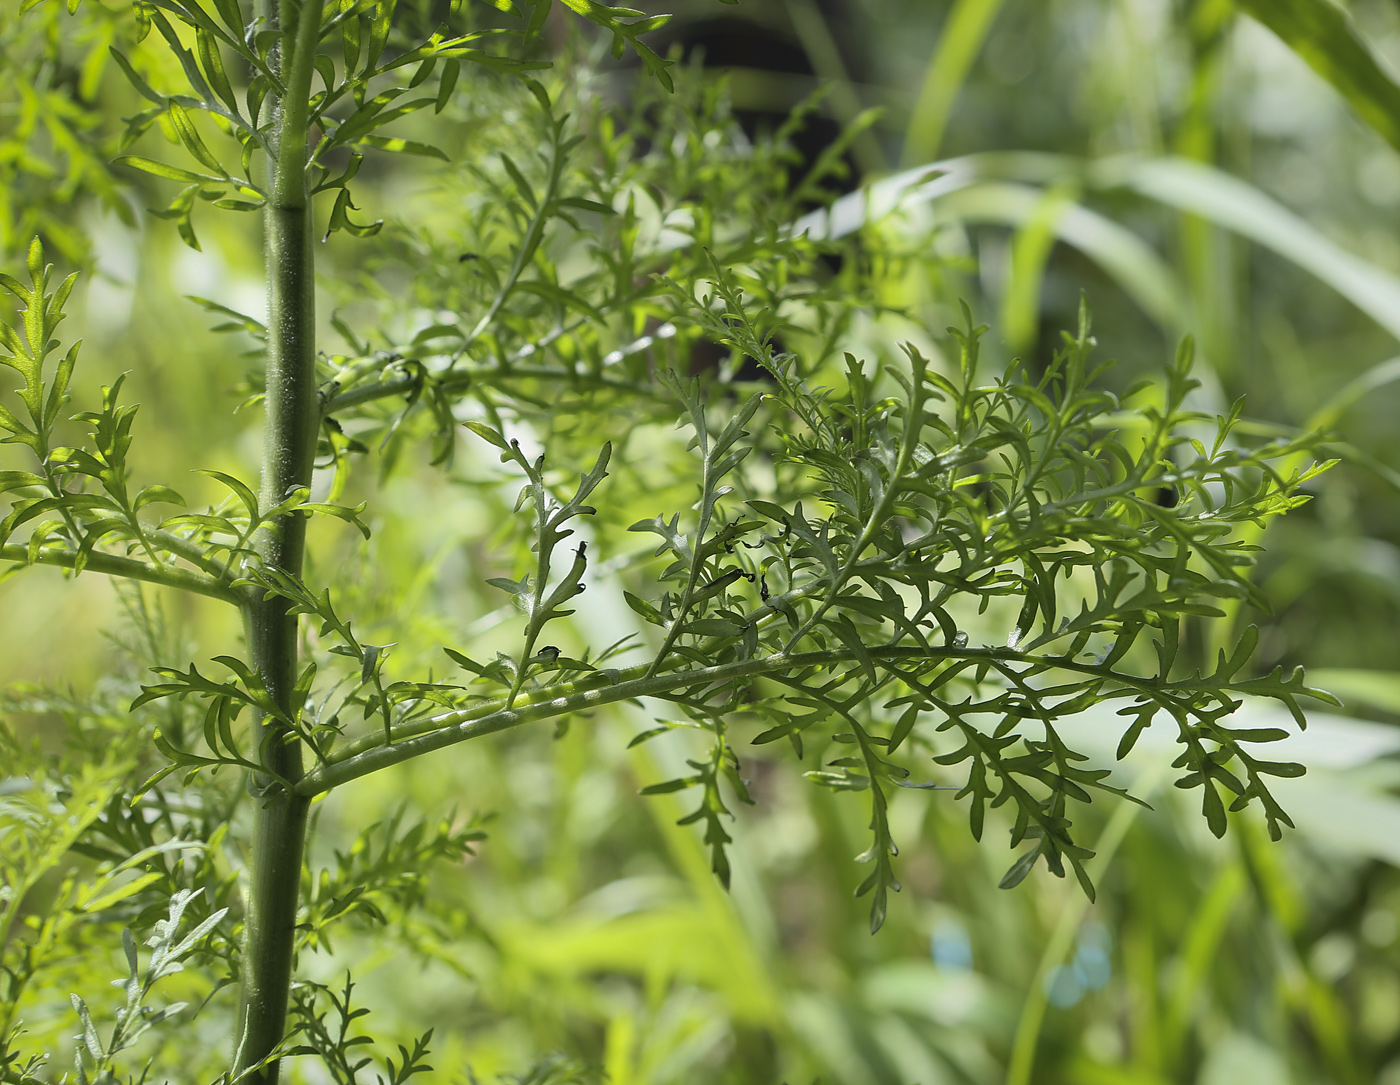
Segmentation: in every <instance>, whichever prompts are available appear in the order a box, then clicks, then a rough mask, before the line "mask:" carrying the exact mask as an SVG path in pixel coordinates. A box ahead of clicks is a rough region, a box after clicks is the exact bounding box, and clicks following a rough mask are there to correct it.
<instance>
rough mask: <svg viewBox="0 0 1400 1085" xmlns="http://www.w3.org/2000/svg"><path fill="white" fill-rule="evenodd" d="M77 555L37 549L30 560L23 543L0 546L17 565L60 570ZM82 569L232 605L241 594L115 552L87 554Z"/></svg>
mask: <svg viewBox="0 0 1400 1085" xmlns="http://www.w3.org/2000/svg"><path fill="white" fill-rule="evenodd" d="M77 560H78V555H77V554H75V553H74V552H73V551H71V550H40V551H39V552H38V553H37V554H35V555H34V558H33V560H32V561H31V560H30V555H29V548H28V547H27V546H3V547H0V561H11V562H14V563H15V564H17V565H56V566H58V567H59V568H62V569H72V568H74V567H75V566H76V565H77ZM83 568H84V569H90V570H91V571H93V572H95V573H103V574H105V575H107V576H121V577H126V578H127V579H128V580H144V581H146V583H148V584H160V585H163V586H164V587H167V588H179V589H180V590H181V591H189V592H194V593H195V594H196V595H207V596H209V598H211V599H219V600H221V601H222V602H225V603H233V604H234V605H235V606H238V605H240V604H241V603H242V602H243V597H242V595H240V594H239V592H238V591H237V590H236V589H235V588H231V587H229V585H227V584H222V583H220V582H219V581H217V580H215V579H214V578H213V577H210V576H205V575H204V574H203V573H197V572H194V571H193V570H190V569H182V568H180V567H178V566H175V565H163V566H157V565H148V564H146V563H145V562H144V561H135V560H133V559H132V558H123V557H118V556H117V555H115V554H104V553H101V552H100V551H99V552H94V553H91V554H89V555H88V556H87V559H86V560H85V561H84V563H83Z"/></svg>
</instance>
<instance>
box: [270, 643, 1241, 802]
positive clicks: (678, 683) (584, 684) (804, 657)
mask: <svg viewBox="0 0 1400 1085" xmlns="http://www.w3.org/2000/svg"><path fill="white" fill-rule="evenodd" d="M867 655H868V656H869V658H870V659H872V660H876V661H879V662H882V663H890V662H897V661H914V660H936V659H985V660H988V661H989V662H993V663H998V662H999V663H1041V664H1043V663H1047V662H1048V663H1052V664H1053V665H1054V666H1055V667H1057V668H1060V669H1063V670H1068V671H1075V672H1079V673H1083V674H1093V675H1099V676H1104V671H1103V670H1102V669H1100V668H1098V667H1093V666H1090V665H1088V664H1085V663H1080V662H1078V661H1077V660H1075V659H1072V658H1068V657H1062V656H1043V655H1033V654H1031V653H1028V652H1017V651H1014V650H1011V649H1005V648H951V647H949V648H934V649H928V648H923V647H919V646H915V645H900V646H897V647H891V648H879V647H871V648H870V649H868V651H867ZM855 659H856V657H855V654H854V653H853V652H850V651H846V650H844V649H831V650H827V651H821V652H799V653H789V652H775V653H773V654H771V655H766V656H759V657H758V658H756V659H744V660H738V661H735V662H733V663H721V664H717V665H715V666H712V667H688V668H685V669H676V670H663V671H661V672H660V673H656V674H653V673H651V672H650V669H651V665H650V664H647V663H642V664H639V665H637V666H635V667H629V668H626V669H625V670H620V671H616V672H613V673H612V674H604V673H603V672H597V673H595V674H592V675H589V676H588V677H587V678H582V679H579V680H578V681H576V682H568V683H561V684H560V685H558V686H553V687H548V688H546V689H543V690H540V691H539V692H538V693H537V694H536V695H535V696H534V697H533V698H532V699H531V700H530V702H529V703H527V704H522V705H516V706H507V705H506V701H505V699H504V698H502V699H501V700H498V701H493V702H492V703H490V704H486V705H480V706H477V707H475V708H466V709H459V710H457V711H454V712H445V713H443V714H441V715H439V716H434V717H432V718H431V719H428V720H420V721H415V722H414V723H411V724H408V725H406V726H403V727H400V728H399V729H398V730H397V731H396V732H394V738H393V741H392V742H391V743H390V744H388V745H386V744H385V743H384V742H383V737H382V735H372V736H366V738H364V739H362V740H360V741H359V742H355V743H351V744H350V745H349V746H347V747H346V748H345V749H343V750H341V751H339V752H338V753H337V754H336V755H335V756H334V757H333V758H332V759H331V760H330V761H328V762H326V763H325V764H322V765H319V766H317V767H316V768H315V769H313V770H312V771H311V772H309V773H307V774H306V775H305V776H304V777H302V778H301V780H300V782H299V783H298V784H297V785H296V788H295V791H296V793H297V794H299V795H303V796H305V797H306V798H308V799H309V798H313V797H315V796H316V795H319V794H321V793H323V792H326V791H329V790H331V789H332V788H334V787H337V786H339V785H340V784H344V783H349V782H350V781H351V780H357V779H359V778H360V777H361V776H368V775H370V774H371V773H374V772H377V771H379V770H380V769H383V768H388V767H389V766H390V765H397V764H399V763H400V762H403V761H409V760H411V759H413V758H415V757H419V756H421V755H422V754H425V753H431V752H432V751H433V750H439V749H442V748H443V747H444V746H452V745H455V744H456V743H458V742H465V741H467V740H468V739H472V738H480V737H481V736H483V735H489V734H494V733H495V732H497V731H505V730H508V729H510V728H512V727H518V726H520V725H521V724H524V723H531V722H534V721H536V720H542V719H552V718H554V717H556V716H562V715H565V714H567V713H570V712H580V711H585V710H591V709H594V708H598V707H600V706H602V705H606V704H614V703H616V702H618V701H629V700H633V699H635V698H638V697H651V696H657V695H659V694H665V693H671V692H674V691H676V690H681V689H686V688H693V687H699V686H710V685H716V684H718V683H722V682H731V681H734V680H736V679H741V678H755V677H759V676H762V675H765V674H774V673H779V672H790V671H798V670H801V669H802V668H804V667H814V666H818V667H820V666H829V665H831V664H833V663H851V662H855ZM1105 677H1107V676H1105ZM1111 677H1112V680H1113V681H1114V682H1115V683H1117V684H1118V685H1119V686H1121V687H1122V688H1123V689H1125V690H1136V691H1139V692H1143V693H1153V694H1158V695H1168V696H1169V695H1170V694H1171V693H1172V692H1173V691H1174V690H1178V689H1181V690H1184V689H1187V688H1190V685H1191V684H1190V683H1189V682H1161V681H1155V680H1150V679H1142V678H1135V677H1133V676H1132V675H1128V674H1119V673H1116V672H1115V673H1114V674H1113V675H1112V676H1111ZM1227 688H1228V687H1227Z"/></svg>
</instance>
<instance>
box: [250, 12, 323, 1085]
mask: <svg viewBox="0 0 1400 1085" xmlns="http://www.w3.org/2000/svg"><path fill="white" fill-rule="evenodd" d="M322 4H323V0H264V2H263V3H262V4H261V5H260V6H261V8H262V12H261V13H262V14H263V16H264V18H265V19H266V20H267V25H268V26H269V27H270V28H272V29H282V30H285V31H287V32H288V33H289V38H290V40H289V39H284V40H283V42H282V43H281V44H279V45H278V46H277V47H276V51H275V53H274V59H273V63H274V64H275V65H276V66H277V67H278V68H279V69H280V75H281V76H282V81H283V84H284V85H285V86H286V90H287V93H286V96H285V97H283V98H282V99H281V100H280V101H278V102H277V103H276V105H275V112H274V115H273V134H272V141H271V155H270V159H271V161H270V163H269V173H270V176H269V185H268V201H267V209H266V219H265V224H264V226H265V231H266V251H265V260H266V265H267V293H268V323H267V331H268V336H267V394H266V399H265V410H266V419H265V428H264V433H263V467H262V493H261V496H260V502H261V505H262V507H263V508H264V509H266V508H271V507H272V506H274V505H276V504H278V503H279V502H281V501H282V500H283V499H284V498H285V497H286V496H287V494H288V492H289V491H291V490H294V489H296V488H297V487H299V486H309V485H310V484H311V468H312V461H313V458H314V455H315V447H316V430H317V426H318V422H319V417H318V416H319V411H318V407H317V402H316V339H315V317H316V311H315V293H314V288H315V267H314V260H313V258H312V249H311V244H312V242H311V237H312V233H311V201H310V196H309V194H308V192H307V183H306V145H307V108H308V99H309V96H310V87H311V72H312V62H313V60H314V59H315V52H316V46H317V42H318V39H319V35H320V27H321V9H322ZM288 51H290V54H291V55H290V56H288V55H287V52H288ZM305 544H306V522H305V518H304V517H302V516H300V515H294V516H285V517H282V518H280V519H279V520H278V521H276V522H275V523H273V524H269V525H266V526H265V527H264V528H262V529H261V530H260V532H259V535H258V539H257V548H258V553H259V556H260V557H261V559H262V561H263V562H264V564H265V565H267V566H269V567H275V568H279V569H283V570H285V571H286V572H289V573H291V574H293V575H297V574H299V573H300V571H301V565H302V554H303V551H304V549H305ZM289 605H290V604H289V603H288V602H287V601H286V600H285V599H280V598H273V599H263V598H262V593H260V592H252V593H250V594H249V596H248V598H247V600H246V601H245V603H244V617H245V620H246V625H247V630H248V640H249V649H250V651H251V653H252V663H253V666H254V668H255V669H256V670H257V672H258V675H259V677H261V679H262V680H263V682H264V683H265V684H266V686H267V690H268V693H270V694H271V695H272V697H273V698H274V699H275V700H276V701H277V702H278V703H279V704H281V705H283V706H286V705H288V703H289V701H290V696H291V692H292V688H293V686H294V685H295V683H296V674H297V622H296V616H295V615H292V614H289V613H288V608H289ZM260 727H261V728H262V731H261V734H260V739H261V743H260V747H259V749H260V750H261V760H262V763H263V764H264V766H266V768H267V769H268V771H269V772H270V773H276V774H277V775H278V776H281V777H283V778H284V779H288V780H298V779H300V778H301V776H302V772H303V769H302V751H301V743H300V742H299V741H298V740H297V739H296V738H295V737H293V736H291V735H289V734H288V733H287V731H286V728H285V727H284V726H283V725H281V724H279V723H277V722H276V721H274V720H268V719H264V720H263V721H262V722H261V724H260ZM250 789H251V790H252V791H253V793H254V795H255V796H259V795H260V797H259V798H258V799H257V800H256V801H257V802H258V807H257V809H256V810H255V811H254V814H253V819H254V820H253V842H252V857H251V861H250V871H249V876H250V890H249V895H248V901H247V910H246V916H245V920H244V934H243V960H242V966H243V977H242V984H243V985H242V1001H241V1008H240V1011H239V1028H238V1037H237V1050H236V1053H235V1057H234V1067H233V1071H234V1076H235V1077H237V1076H238V1075H240V1074H242V1073H244V1072H246V1071H248V1070H249V1068H250V1067H255V1066H258V1064H259V1063H261V1062H262V1061H263V1060H264V1059H266V1058H267V1056H268V1055H269V1054H270V1053H271V1052H272V1051H273V1050H275V1049H276V1047H277V1045H278V1044H279V1043H280V1042H281V1040H282V1037H283V1035H284V1033H285V1031H286V1024H287V998H288V992H289V990H290V988H291V981H292V954H293V949H294V942H295V937H296V914H297V905H298V903H299V901H298V896H299V892H300V887H301V861H302V850H303V847H304V845H305V840H306V817H307V805H308V804H307V801H306V800H305V799H304V798H301V797H300V796H297V795H291V794H288V793H286V792H283V791H280V790H270V789H268V781H267V780H266V779H263V780H258V779H255V780H253V781H251V784H250ZM277 1078H278V1066H277V1063H275V1062H273V1063H270V1064H269V1065H267V1066H264V1067H261V1068H259V1069H257V1070H256V1071H253V1072H252V1073H250V1074H249V1076H248V1077H247V1078H246V1079H244V1080H246V1081H248V1082H251V1083H253V1085H276V1083H277Z"/></svg>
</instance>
